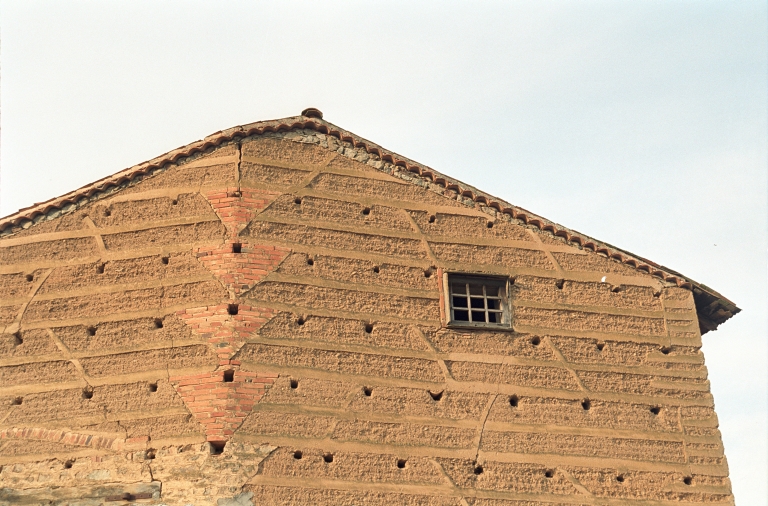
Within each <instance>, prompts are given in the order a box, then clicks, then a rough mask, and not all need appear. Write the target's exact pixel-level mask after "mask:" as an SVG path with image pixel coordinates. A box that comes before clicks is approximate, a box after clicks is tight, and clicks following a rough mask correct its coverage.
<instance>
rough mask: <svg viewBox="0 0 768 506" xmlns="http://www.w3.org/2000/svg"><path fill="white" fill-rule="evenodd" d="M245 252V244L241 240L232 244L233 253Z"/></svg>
mask: <svg viewBox="0 0 768 506" xmlns="http://www.w3.org/2000/svg"><path fill="white" fill-rule="evenodd" d="M242 252H243V245H242V244H240V243H239V242H236V243H234V244H233V245H232V253H242Z"/></svg>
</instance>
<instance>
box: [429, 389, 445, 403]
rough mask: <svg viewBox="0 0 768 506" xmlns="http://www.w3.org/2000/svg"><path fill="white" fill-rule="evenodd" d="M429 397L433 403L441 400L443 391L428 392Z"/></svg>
mask: <svg viewBox="0 0 768 506" xmlns="http://www.w3.org/2000/svg"><path fill="white" fill-rule="evenodd" d="M429 396H430V397H432V400H433V401H439V400H440V399H442V398H443V390H440V391H439V392H433V391H431V390H429Z"/></svg>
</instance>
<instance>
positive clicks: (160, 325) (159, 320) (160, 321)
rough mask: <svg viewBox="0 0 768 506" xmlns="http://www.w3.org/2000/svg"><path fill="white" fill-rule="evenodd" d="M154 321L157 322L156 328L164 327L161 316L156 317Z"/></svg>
mask: <svg viewBox="0 0 768 506" xmlns="http://www.w3.org/2000/svg"><path fill="white" fill-rule="evenodd" d="M154 323H155V328H156V329H161V328H163V320H162V319H161V318H155V321H154Z"/></svg>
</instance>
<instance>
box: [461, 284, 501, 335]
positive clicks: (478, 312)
mask: <svg viewBox="0 0 768 506" xmlns="http://www.w3.org/2000/svg"><path fill="white" fill-rule="evenodd" d="M505 305H506V283H502V282H500V281H498V280H490V279H477V280H470V279H451V280H450V310H451V321H452V322H455V323H466V324H491V325H500V324H502V323H504V311H505V307H504V306H505Z"/></svg>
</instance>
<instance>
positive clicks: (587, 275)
mask: <svg viewBox="0 0 768 506" xmlns="http://www.w3.org/2000/svg"><path fill="white" fill-rule="evenodd" d="M441 265H442V266H443V267H444V268H445V269H446V270H447V271H448V272H487V273H493V274H500V275H510V276H516V275H532V276H537V277H542V278H549V279H552V280H560V279H563V280H565V281H583V282H589V283H602V282H603V281H602V279H603V278H604V277H605V278H606V281H605V283H608V284H611V285H614V286H615V285H622V284H623V285H632V286H644V287H652V288H658V285H659V281H658V279H655V278H647V277H643V276H628V275H624V274H614V273H603V272H599V271H567V270H566V271H563V272H561V271H557V270H555V269H554V268H552V267H549V268H547V269H542V268H535V267H525V266H517V267H515V266H500V265H497V264H473V263H466V262H454V261H450V260H442V261H441Z"/></svg>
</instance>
